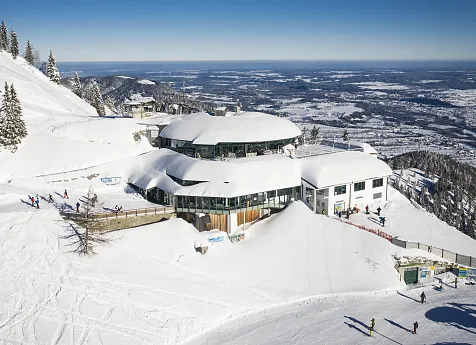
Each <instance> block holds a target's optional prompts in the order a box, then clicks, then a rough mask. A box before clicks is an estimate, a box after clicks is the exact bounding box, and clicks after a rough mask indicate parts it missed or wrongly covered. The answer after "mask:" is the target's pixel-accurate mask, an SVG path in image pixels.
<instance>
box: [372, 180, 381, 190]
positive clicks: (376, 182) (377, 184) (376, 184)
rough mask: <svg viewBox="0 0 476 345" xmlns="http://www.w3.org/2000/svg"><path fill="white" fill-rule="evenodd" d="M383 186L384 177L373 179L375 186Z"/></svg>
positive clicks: (373, 185)
mask: <svg viewBox="0 0 476 345" xmlns="http://www.w3.org/2000/svg"><path fill="white" fill-rule="evenodd" d="M382 186H383V178H377V179H375V180H373V181H372V187H373V188H377V187H382Z"/></svg>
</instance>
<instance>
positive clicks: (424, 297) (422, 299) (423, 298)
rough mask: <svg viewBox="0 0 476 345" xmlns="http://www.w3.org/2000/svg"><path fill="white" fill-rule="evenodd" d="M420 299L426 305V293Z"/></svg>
mask: <svg viewBox="0 0 476 345" xmlns="http://www.w3.org/2000/svg"><path fill="white" fill-rule="evenodd" d="M420 299H421V303H424V302H425V300H426V295H425V292H424V291H423V292H422V293H421V295H420Z"/></svg>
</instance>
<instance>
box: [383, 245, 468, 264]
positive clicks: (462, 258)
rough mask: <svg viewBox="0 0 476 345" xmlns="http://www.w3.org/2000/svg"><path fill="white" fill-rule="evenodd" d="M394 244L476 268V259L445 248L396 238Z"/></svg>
mask: <svg viewBox="0 0 476 345" xmlns="http://www.w3.org/2000/svg"><path fill="white" fill-rule="evenodd" d="M392 243H393V244H394V245H396V246H399V247H402V248H416V249H423V250H425V251H427V252H429V253H432V254H435V255H438V256H441V257H442V258H443V259H446V260H448V261H451V262H456V263H457V264H460V265H464V266H469V267H476V258H475V257H472V256H469V255H463V254H458V253H454V252H451V251H449V250H446V249H443V248H438V247H433V246H429V245H427V244H423V243H418V242H410V241H403V240H399V239H396V238H393V239H392Z"/></svg>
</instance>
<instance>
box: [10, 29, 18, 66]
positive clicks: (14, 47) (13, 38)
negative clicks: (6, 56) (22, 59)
mask: <svg viewBox="0 0 476 345" xmlns="http://www.w3.org/2000/svg"><path fill="white" fill-rule="evenodd" d="M10 53H11V54H12V56H13V58H14V59H16V58H17V56H18V54H20V51H19V50H18V38H17V33H16V32H15V31H13V30H12V31H10Z"/></svg>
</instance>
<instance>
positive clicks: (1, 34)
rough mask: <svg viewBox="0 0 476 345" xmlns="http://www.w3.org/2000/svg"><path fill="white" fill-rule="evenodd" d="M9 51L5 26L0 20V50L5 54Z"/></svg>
mask: <svg viewBox="0 0 476 345" xmlns="http://www.w3.org/2000/svg"><path fill="white" fill-rule="evenodd" d="M9 49H10V44H9V42H8V33H7V26H6V25H5V22H4V21H3V20H2V26H1V27H0V50H3V51H5V52H7V51H8V50H9Z"/></svg>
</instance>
